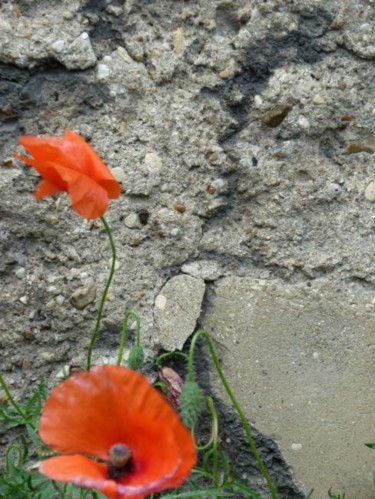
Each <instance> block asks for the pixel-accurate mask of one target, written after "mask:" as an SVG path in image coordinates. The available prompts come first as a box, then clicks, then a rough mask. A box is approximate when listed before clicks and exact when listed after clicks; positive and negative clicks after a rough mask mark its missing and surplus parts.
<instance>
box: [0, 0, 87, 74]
mask: <svg viewBox="0 0 375 499" xmlns="http://www.w3.org/2000/svg"><path fill="white" fill-rule="evenodd" d="M63 12H64V5H63V4H62V3H60V4H59V5H55V6H54V8H53V9H48V6H47V7H40V8H39V7H38V16H36V17H35V18H33V19H32V22H30V20H29V19H28V17H27V16H26V15H24V14H23V11H22V9H20V12H19V14H18V15H14V12H13V11H12V6H11V5H10V4H4V5H3V6H2V7H1V10H0V13H1V17H0V61H2V62H5V63H8V64H9V63H10V64H16V65H17V66H20V67H28V68H31V67H33V66H35V65H36V64H38V63H43V62H45V61H46V60H48V59H54V60H56V61H58V62H60V63H61V64H63V65H64V66H65V67H66V68H67V69H69V70H75V69H87V68H89V67H92V66H93V65H95V64H96V56H95V54H94V51H93V48H92V46H91V42H90V38H89V35H88V33H86V32H85V31H83V29H82V27H81V26H80V24H79V23H78V22H77V21H76V20H68V19H66V18H64V16H63Z"/></svg>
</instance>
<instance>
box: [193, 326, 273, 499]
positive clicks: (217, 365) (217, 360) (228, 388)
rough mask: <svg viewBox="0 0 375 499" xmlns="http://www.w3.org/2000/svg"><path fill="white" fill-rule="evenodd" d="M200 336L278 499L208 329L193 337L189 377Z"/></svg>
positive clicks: (267, 480)
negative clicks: (207, 331)
mask: <svg viewBox="0 0 375 499" xmlns="http://www.w3.org/2000/svg"><path fill="white" fill-rule="evenodd" d="M200 337H203V338H204V339H205V341H206V343H207V346H208V348H209V350H210V354H211V357H212V360H213V362H214V364H215V368H216V371H217V373H218V375H219V378H220V381H221V382H222V384H223V386H224V388H225V391H226V392H227V394H228V397H229V398H230V400H231V402H232V404H233V406H234V408H235V409H236V411H237V414H238V416H239V417H240V420H241V423H242V426H243V429H244V430H245V434H246V439H247V442H248V444H249V447H250V449H251V451H252V453H253V455H254V458H255V460H256V462H257V464H258V467H259V470H260V472H261V474H262V476H263V478H264V480H265V482H266V483H267V487H268V490H269V491H270V494H271V497H272V499H277V490H276V486H275V484H274V483H273V482H272V480H271V477H270V475H269V473H268V471H267V468H266V466H265V464H264V462H263V460H262V458H261V457H260V454H259V452H258V450H257V448H256V446H255V443H254V440H253V437H252V434H251V428H250V425H249V422H248V421H247V419H246V416H245V414H244V413H243V411H242V409H241V406H240V404H239V403H238V402H237V399H236V397H235V396H234V393H233V392H232V389H231V387H230V386H229V383H228V381H227V379H226V377H225V376H224V373H223V371H222V369H221V366H220V363H219V359H218V358H217V355H216V352H215V349H214V346H213V343H212V341H211V338H210V336H209V335H208V333H206V331H197V332H196V333H195V334H194V336H193V339H192V341H191V344H190V351H189V363H188V379H189V380H190V381H193V380H194V350H195V346H196V343H197V341H198V339H199V338H200Z"/></svg>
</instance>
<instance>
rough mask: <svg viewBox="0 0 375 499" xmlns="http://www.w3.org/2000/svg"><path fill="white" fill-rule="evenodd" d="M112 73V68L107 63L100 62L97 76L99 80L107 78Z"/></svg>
mask: <svg viewBox="0 0 375 499" xmlns="http://www.w3.org/2000/svg"><path fill="white" fill-rule="evenodd" d="M110 74H111V70H110V68H109V66H107V64H98V69H97V72H96V77H97V78H98V80H106V79H107V78H108V77H109V76H110Z"/></svg>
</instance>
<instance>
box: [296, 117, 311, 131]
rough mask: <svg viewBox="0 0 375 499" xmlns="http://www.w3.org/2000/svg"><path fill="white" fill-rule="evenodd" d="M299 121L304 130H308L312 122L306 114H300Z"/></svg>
mask: <svg viewBox="0 0 375 499" xmlns="http://www.w3.org/2000/svg"><path fill="white" fill-rule="evenodd" d="M297 123H298V125H299V126H300V127H301V128H303V129H304V130H307V129H308V128H310V122H309V120H308V119H307V118H306V117H305V116H299V117H298V120H297Z"/></svg>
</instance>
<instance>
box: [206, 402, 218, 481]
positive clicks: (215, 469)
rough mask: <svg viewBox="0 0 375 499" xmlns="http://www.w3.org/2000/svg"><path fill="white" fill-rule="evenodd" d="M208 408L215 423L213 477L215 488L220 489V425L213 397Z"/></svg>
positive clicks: (213, 429) (213, 431)
mask: <svg viewBox="0 0 375 499" xmlns="http://www.w3.org/2000/svg"><path fill="white" fill-rule="evenodd" d="M207 407H208V410H209V411H210V413H211V416H212V423H213V425H212V426H213V428H212V434H213V448H212V476H213V482H214V487H219V476H218V460H217V444H218V432H219V424H218V418H217V412H216V409H215V405H214V401H213V400H212V398H211V397H207Z"/></svg>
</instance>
